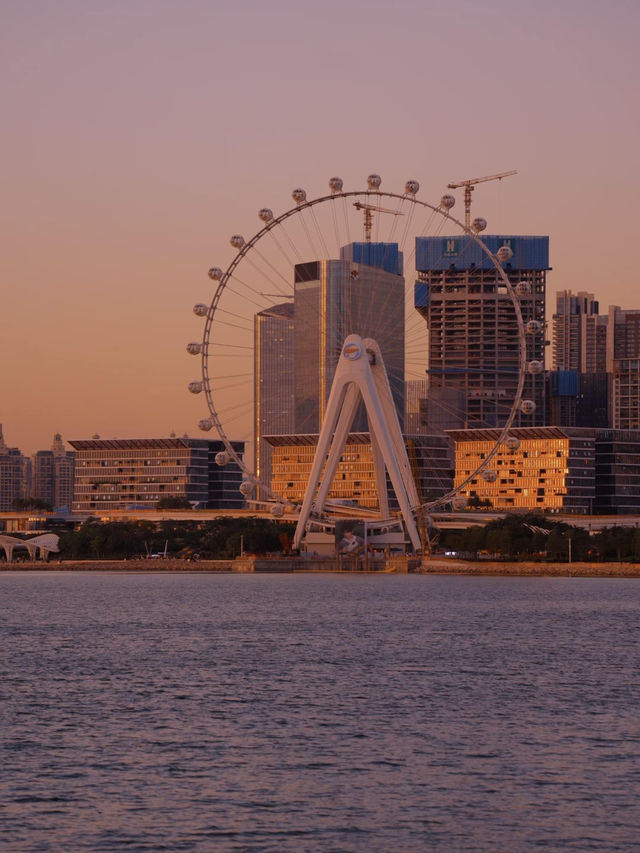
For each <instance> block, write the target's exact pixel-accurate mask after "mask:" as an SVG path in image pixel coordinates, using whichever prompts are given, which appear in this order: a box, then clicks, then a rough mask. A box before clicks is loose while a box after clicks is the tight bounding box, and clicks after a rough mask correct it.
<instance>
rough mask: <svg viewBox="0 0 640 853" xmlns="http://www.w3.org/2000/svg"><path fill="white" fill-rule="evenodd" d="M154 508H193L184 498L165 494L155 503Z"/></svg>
mask: <svg viewBox="0 0 640 853" xmlns="http://www.w3.org/2000/svg"><path fill="white" fill-rule="evenodd" d="M156 509H193V507H192V506H191V504H190V503H189V501H188V500H187V499H186V498H181V497H180V496H178V495H176V496H172V495H165V496H164V497H162V498H160V500H159V501H158V503H157V504H156Z"/></svg>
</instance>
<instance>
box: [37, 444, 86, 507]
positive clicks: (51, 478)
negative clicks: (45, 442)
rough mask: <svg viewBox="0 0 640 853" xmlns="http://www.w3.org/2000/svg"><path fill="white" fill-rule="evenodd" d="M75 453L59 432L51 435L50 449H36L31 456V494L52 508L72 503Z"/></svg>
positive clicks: (69, 505) (68, 505) (67, 505)
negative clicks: (69, 448)
mask: <svg viewBox="0 0 640 853" xmlns="http://www.w3.org/2000/svg"><path fill="white" fill-rule="evenodd" d="M74 471H75V453H74V452H73V451H72V450H67V449H66V448H65V446H64V442H63V441H62V436H61V435H60V433H56V434H55V435H54V437H53V444H52V445H51V450H38V451H37V453H34V455H33V456H32V457H31V472H32V473H31V476H32V481H31V494H32V496H33V497H34V498H39V499H40V500H43V501H46V503H48V504H51V506H52V507H53V509H54V510H57V509H62V508H64V507H66V508H67V509H71V506H72V503H73V486H74Z"/></svg>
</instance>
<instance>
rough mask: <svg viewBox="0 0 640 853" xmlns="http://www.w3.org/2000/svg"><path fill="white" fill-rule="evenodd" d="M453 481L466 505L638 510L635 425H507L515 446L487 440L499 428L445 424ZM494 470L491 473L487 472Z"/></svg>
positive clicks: (639, 463)
mask: <svg viewBox="0 0 640 853" xmlns="http://www.w3.org/2000/svg"><path fill="white" fill-rule="evenodd" d="M450 434H451V436H452V438H453V440H454V442H455V484H456V486H457V487H461V494H462V495H464V496H465V497H466V498H467V500H468V502H470V504H471V505H472V506H473V504H474V503H476V504H477V503H479V502H480V503H482V504H483V505H486V504H485V502H486V501H489V503H490V505H491V507H493V508H495V509H498V510H514V511H516V510H523V511H524V510H541V511H555V512H573V513H586V514H602V515H616V514H633V513H638V512H640V430H614V429H589V428H579V427H577V428H572V427H536V428H520V429H512V430H510V431H509V435H510V436H513V437H515V438H517V439H518V440H519V442H520V446H519V447H518V448H517V449H513V448H512V449H510V448H509V447H508V446H507V445H506V444H504V445H500V447H499V448H498V450H497V452H496V454H495V455H494V456H493V457H492V459H491V462H490V463H489V466H488V467H489V474H488V476H487V475H486V474H483V473H480V474H479V475H478V476H477V477H473V479H471V480H470V481H469V482H467V483H466V484H465V485H463V484H464V483H465V481H466V480H468V478H469V476H470V475H471V474H472V473H473V472H474V471H475V470H476V469H477V468H478V466H479V465H480V464H481V463H482V461H483V460H484V459H486V457H487V455H488V454H489V453H490V452H491V451H492V450H493V448H494V447H495V443H496V441H497V440H498V438H499V435H500V431H499V430H453V431H451V433H450ZM494 475H495V477H494Z"/></svg>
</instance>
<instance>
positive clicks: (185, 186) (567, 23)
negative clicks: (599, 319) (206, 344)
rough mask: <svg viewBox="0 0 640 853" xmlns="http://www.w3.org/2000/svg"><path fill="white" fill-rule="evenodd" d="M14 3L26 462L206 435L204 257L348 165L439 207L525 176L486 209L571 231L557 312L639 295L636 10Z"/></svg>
mask: <svg viewBox="0 0 640 853" xmlns="http://www.w3.org/2000/svg"><path fill="white" fill-rule="evenodd" d="M3 10H4V12H5V14H4V15H3V27H2V32H1V33H0V46H1V48H2V51H1V54H0V55H2V63H3V71H4V73H3V75H2V76H1V78H0V87H1V89H2V96H3V105H4V119H5V121H4V128H5V132H4V138H3V149H4V157H3V159H2V163H1V164H0V177H1V180H2V187H3V202H4V203H3V207H2V212H1V213H0V216H1V217H2V219H1V223H0V225H1V233H2V235H3V251H2V252H1V253H0V270H1V273H0V275H1V281H2V293H3V306H2V312H1V318H0V348H1V349H0V357H1V363H2V365H3V374H2V407H1V410H0V421H2V423H3V424H4V431H5V436H6V437H7V440H8V442H9V443H10V444H11V445H12V446H19V447H20V448H21V449H22V451H23V452H24V453H26V454H31V453H33V452H35V451H37V450H40V449H43V448H46V447H48V446H49V444H50V442H51V436H52V435H53V434H54V433H56V432H60V433H61V434H62V435H63V437H64V438H65V439H67V438H68V439H76V438H83V437H89V436H91V435H93V434H94V433H98V434H100V435H102V436H104V437H108V438H113V437H120V438H128V437H135V436H145V435H146V436H149V435H156V436H162V435H169V434H170V433H171V432H172V431H174V432H175V433H176V434H178V435H183V434H184V433H188V434H189V435H190V436H192V437H198V436H199V435H200V433H199V432H198V427H197V424H198V420H199V419H200V418H201V417H202V416H203V414H204V413H203V407H202V400H201V399H200V398H197V397H193V396H192V395H189V394H188V393H187V392H186V386H187V384H188V382H189V381H191V380H193V379H195V378H197V372H196V371H195V370H194V367H195V365H194V361H193V359H190V357H189V356H188V355H187V354H186V353H185V350H184V347H185V344H186V343H187V342H188V341H190V340H193V339H194V338H196V337H197V335H198V334H199V332H200V328H201V327H200V326H199V325H198V321H197V319H195V318H194V317H193V314H192V311H191V307H192V305H193V304H194V303H195V302H199V301H206V302H209V301H210V297H211V282H210V281H209V280H208V279H207V269H208V268H209V267H210V266H212V265H213V264H217V265H218V266H221V267H223V268H225V267H226V266H227V265H228V263H229V262H230V261H231V259H232V258H233V255H234V250H233V249H232V248H231V247H230V246H229V243H228V241H229V237H230V236H231V234H234V233H243V234H245V236H247V237H248V236H250V235H251V234H252V233H255V231H257V230H258V226H259V222H258V220H257V216H256V213H257V210H258V209H259V208H260V207H262V206H263V205H269V206H270V207H272V208H273V209H274V211H276V212H282V211H283V210H285V209H287V208H288V207H290V206H291V199H290V192H291V190H292V189H293V188H294V187H296V186H303V187H305V188H306V189H307V192H308V194H309V196H310V197H311V196H315V195H320V194H322V193H324V192H326V187H327V180H328V179H329V177H330V176H331V175H335V174H338V175H341V177H342V178H343V179H344V181H345V187H349V188H354V189H356V188H360V187H362V186H363V185H364V183H365V179H366V176H367V174H369V173H371V172H377V173H379V174H380V175H381V176H382V178H383V188H384V189H388V190H392V191H402V187H403V186H404V182H405V181H406V180H407V179H409V178H415V179H417V180H419V181H420V183H421V190H420V195H421V197H423V198H425V199H427V200H429V201H431V202H437V200H438V199H439V197H440V195H441V194H442V192H444V191H446V185H447V183H449V182H451V181H460V180H463V179H466V178H470V177H473V176H480V175H487V174H492V173H496V172H501V171H504V170H508V169H517V170H518V175H516V176H513V177H510V178H508V179H507V180H504V181H501V182H495V183H487V184H483V185H482V186H481V187H478V188H477V191H476V192H475V193H474V202H473V203H474V213H475V214H477V215H481V216H484V217H485V218H486V219H487V220H488V223H489V231H490V232H491V233H517V234H549V235H550V242H551V252H552V258H553V271H552V272H551V273H550V274H549V279H548V293H549V299H550V302H549V303H548V304H547V312H548V315H549V316H550V314H551V311H552V305H553V300H554V296H555V292H556V291H557V290H565V289H570V290H572V291H574V292H579V291H587V292H592V293H594V294H595V296H596V298H597V299H599V301H600V302H601V304H602V305H603V306H607V305H609V304H613V305H619V306H621V307H622V308H623V309H625V310H626V309H634V308H636V307H640V306H638V305H637V303H636V295H635V294H636V291H637V285H638V282H637V272H636V269H635V258H634V250H635V242H636V240H637V237H636V230H637V226H636V218H635V210H634V205H635V198H636V196H637V194H638V190H639V189H640V187H639V184H640V176H639V174H638V170H637V168H636V164H637V151H638V149H639V147H640V145H639V143H640V119H639V117H638V113H637V110H635V109H633V106H632V105H633V104H634V103H635V101H636V99H637V95H636V91H635V87H636V80H637V79H638V76H639V73H640V56H639V55H638V52H637V49H636V48H637V38H638V33H639V32H640V7H639V6H638V4H637V3H634V2H630V0H614V2H612V3H610V4H607V5H606V6H603V5H602V4H600V3H596V2H595V0H583V2H577V0H564V2H561V3H555V2H554V3H552V2H551V0H541V2H539V3H537V4H535V5H534V6H532V5H531V4H529V3H524V2H519V0H516V2H507V0H488V2H486V3H483V4H478V3H475V2H471V0H447V2H445V0H434V1H433V2H431V3H429V4H422V3H417V2H414V0H405V2H402V3H399V4H394V5H389V4H386V3H382V2H380V0H373V2H369V3H366V4H365V3H364V2H360V0H351V2H340V3H338V2H337V0H327V2H326V3H324V4H322V6H320V7H319V6H317V5H316V4H310V3H308V2H304V0H303V2H293V0H274V2H272V3H263V2H258V0H245V2H243V3H240V4H220V3H216V2H213V3H203V2H200V0H185V2H184V3H181V4H176V3H175V2H173V0H156V2H154V3H150V2H142V0H134V2H123V0H113V2H111V3H108V4H106V3H94V4H87V3H85V2H83V0H59V2H56V3H49V2H45V0H34V2H31V3H28V4H25V3H19V2H5V3H4V4H3ZM443 69H446V71H445V70H443ZM434 95H435V97H434ZM427 105H428V106H427ZM338 128H339V131H338ZM455 194H456V196H457V198H458V205H459V206H460V207H461V202H462V192H461V191H456V192H455ZM547 366H549V365H547Z"/></svg>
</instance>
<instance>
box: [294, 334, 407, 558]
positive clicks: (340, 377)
mask: <svg viewBox="0 0 640 853" xmlns="http://www.w3.org/2000/svg"><path fill="white" fill-rule="evenodd" d="M360 400H362V401H363V402H364V406H365V409H366V412H367V419H368V421H369V432H370V434H371V447H372V451H373V461H374V466H375V471H376V483H377V487H378V496H379V501H380V513H381V515H382V516H383V517H385V516H388V514H389V506H388V501H387V486H386V477H385V469H386V471H387V472H388V473H389V478H390V480H391V485H392V486H393V489H394V491H395V493H396V497H397V499H398V504H399V505H400V511H401V512H402V517H403V519H404V523H405V525H406V527H407V532H408V534H409V537H410V539H411V543H412V545H413V547H414V548H415V550H419V549H420V548H421V542H420V535H419V534H418V529H417V526H416V522H415V519H414V515H413V510H415V509H416V508H417V507H418V504H419V500H418V492H417V489H416V485H415V482H414V479H413V476H412V474H411V466H410V464H409V458H408V456H407V450H406V448H405V444H404V440H403V438H402V432H401V431H400V423H399V421H398V415H397V412H396V407H395V404H394V402H393V397H392V396H391V388H390V387H389V379H388V378H387V372H386V370H385V367H384V362H383V360H382V355H381V353H380V347H379V346H378V344H377V343H376V342H375V341H374V340H373V339H371V338H365V339H364V340H363V339H362V338H361V337H360V336H359V335H349V337H348V338H347V339H346V341H345V342H344V345H343V347H342V353H341V354H340V359H339V361H338V364H337V366H336V373H335V377H334V380H333V385H332V386H331V392H330V393H329V399H328V401H327V410H326V414H325V417H324V421H323V424H322V429H321V431H320V435H319V436H318V446H317V448H316V454H315V457H314V460H313V466H312V468H311V474H310V476H309V482H308V484H307V490H306V492H305V497H304V501H303V503H302V509H301V511H300V517H299V519H298V525H297V527H296V533H295V536H294V540H293V546H294V548H299V547H300V543H301V542H302V538H303V536H304V533H305V530H306V526H307V522H308V521H309V518H310V517H312V516H314V515H316V516H317V515H320V514H321V513H322V510H323V509H324V505H325V502H326V500H327V495H328V494H329V489H330V488H331V484H332V483H333V478H334V477H335V474H336V470H337V468H338V463H339V462H340V457H341V456H342V453H343V451H344V447H345V444H346V441H347V436H348V434H349V429H350V427H351V425H352V423H353V419H354V417H355V414H356V410H357V408H358V404H359V403H360Z"/></svg>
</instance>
